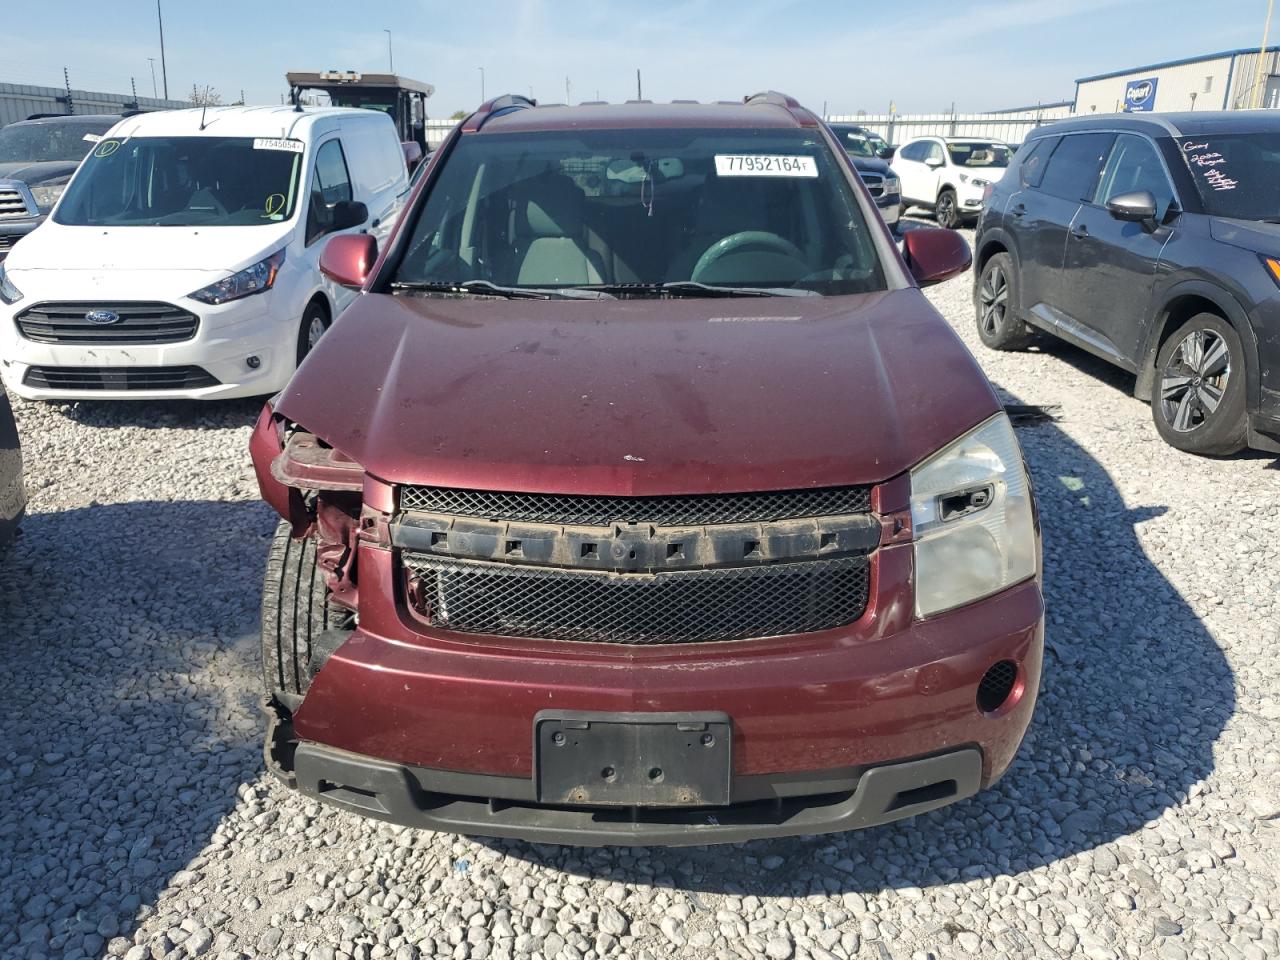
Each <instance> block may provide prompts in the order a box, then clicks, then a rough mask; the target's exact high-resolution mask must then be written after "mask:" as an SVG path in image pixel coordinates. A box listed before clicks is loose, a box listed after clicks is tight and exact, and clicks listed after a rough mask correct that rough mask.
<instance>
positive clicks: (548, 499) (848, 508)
mask: <svg viewBox="0 0 1280 960" xmlns="http://www.w3.org/2000/svg"><path fill="white" fill-rule="evenodd" d="M400 508H401V509H402V510H421V511H423V512H425V513H439V514H449V515H452V516H459V517H474V518H476V519H480V520H509V521H511V522H513V523H557V524H581V525H584V526H607V525H609V524H611V523H650V524H655V525H658V526H673V527H682V526H703V525H708V524H717V523H773V522H777V521H779V520H801V519H805V518H808V517H836V516H844V515H847V514H851V513H867V512H869V511H870V510H871V488H870V487H816V488H813V489H809V490H769V491H764V492H760V493H711V494H688V495H685V496H656V497H615V496H592V495H590V494H586V495H580V494H557V493H501V492H496V491H492V490H458V489H454V488H451V487H421V486H406V487H402V488H401V490H400Z"/></svg>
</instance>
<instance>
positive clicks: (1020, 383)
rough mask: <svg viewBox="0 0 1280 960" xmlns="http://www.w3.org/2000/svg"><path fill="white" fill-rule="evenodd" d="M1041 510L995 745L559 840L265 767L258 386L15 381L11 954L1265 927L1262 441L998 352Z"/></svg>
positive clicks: (1057, 358)
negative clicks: (254, 449)
mask: <svg viewBox="0 0 1280 960" xmlns="http://www.w3.org/2000/svg"><path fill="white" fill-rule="evenodd" d="M970 289H971V279H970V278H969V277H967V276H966V277H962V278H959V279H956V280H953V281H951V282H949V283H947V284H945V285H943V286H940V287H938V288H935V289H934V290H933V291H931V292H930V296H931V298H932V299H933V301H934V303H936V304H937V306H938V307H939V309H941V310H942V311H943V313H944V314H945V315H946V316H947V317H948V318H949V319H950V321H951V322H952V323H953V324H954V326H955V327H956V329H957V330H958V331H959V332H960V333H961V335H962V336H963V337H964V338H965V340H966V342H968V343H969V344H970V346H971V348H972V349H973V350H974V352H975V353H976V354H977V356H978V357H979V359H980V360H981V362H982V363H983V365H984V366H985V367H986V369H987V371H988V373H989V374H990V376H991V378H992V379H993V381H994V382H995V383H996V384H997V385H998V387H999V389H1000V390H1001V391H1002V392H1003V393H1004V394H1005V395H1006V397H1007V399H1008V400H1009V401H1011V402H1021V403H1032V404H1057V405H1060V417H1061V419H1060V422H1058V423H1045V424H1041V425H1039V426H1034V427H1033V426H1028V427H1025V428H1023V429H1021V430H1020V436H1021V438H1022V441H1023V444H1024V448H1025V450H1026V453H1027V456H1028V458H1029V460H1030V462H1031V466H1032V470H1033V472H1034V474H1035V481H1036V486H1037V489H1038V492H1039V496H1040V505H1041V509H1042V513H1043V520H1044V528H1045V550H1046V558H1045V559H1046V581H1047V593H1048V604H1049V639H1048V645H1049V654H1048V656H1047V658H1046V673H1045V682H1044V689H1043V690H1042V692H1041V697H1040V706H1039V710H1038V713H1037V715H1036V720H1035V723H1034V725H1033V727H1032V730H1031V733H1030V735H1029V736H1028V739H1027V742H1026V744H1025V745H1024V747H1023V751H1022V753H1021V755H1020V757H1019V759H1018V761H1017V762H1016V763H1015V764H1014V767H1013V769H1012V770H1011V771H1010V773H1009V774H1008V775H1007V776H1006V777H1005V778H1004V779H1003V780H1002V781H1001V782H1000V783H999V784H998V785H997V786H996V787H995V788H994V789H993V790H991V791H989V792H986V793H984V794H981V795H979V796H978V797H977V798H975V799H972V800H969V801H966V802H963V803H960V804H957V805H955V806H952V807H950V808H947V809H944V810H941V811H937V812H934V813H931V814H928V815H925V816H922V817H919V818H916V819H915V820H912V821H909V822H906V823H902V824H898V825H894V826H891V827H886V828H880V829H877V830H873V831H869V832H862V833H856V834H848V835H841V836H834V837H822V838H815V839H809V840H793V841H772V842H766V843H752V844H745V845H739V846H732V847H712V848H703V849H697V848H695V849H688V850H661V849H621V850H577V849H570V848H558V847H549V846H531V845H527V844H521V843H515V842H483V841H474V840H466V839H460V838H458V837H455V836H451V835H443V834H430V833H425V832H414V831H407V830H400V829H396V828H393V827H389V826H385V825H380V824H375V823H373V822H372V821H367V820H363V819H360V818H357V817H355V816H352V815H348V814H346V813H341V812H336V811H333V810H330V809H327V808H323V807H321V806H319V805H317V804H315V803H311V802H309V801H307V800H305V799H303V798H301V797H299V796H297V795H294V794H292V793H290V792H289V791H287V790H285V789H284V788H282V787H281V786H279V785H277V784H276V783H275V782H274V781H273V780H271V779H270V778H268V777H267V776H266V775H265V774H264V773H263V771H262V763H261V758H260V749H259V744H260V717H259V715H258V713H257V710H256V698H257V689H258V676H257V669H258V667H257V649H256V643H257V641H256V635H255V631H256V619H257V604H258V591H259V583H260V573H261V567H262V563H263V558H264V556H265V554H266V549H267V543H268V540H269V536H270V533H271V530H272V527H273V519H272V516H271V515H270V513H269V511H268V510H267V509H266V508H265V507H263V506H262V505H261V504H259V503H258V502H257V500H256V492H255V488H254V484H253V481H252V477H251V473H250V468H249V461H248V457H247V454H246V449H245V448H246V441H247V439H248V436H249V424H250V422H251V419H252V417H253V414H254V413H255V405H254V404H252V403H234V404H221V405H213V406H198V405H191V404H177V405H166V406H163V407H159V406H152V407H146V406H135V405H104V404H93V405H89V404H81V405H74V406H58V405H40V404H26V403H18V404H17V415H18V421H19V428H20V430H21V432H22V435H23V438H24V441H25V443H26V457H27V464H28V470H29V474H28V483H29V487H30V492H31V515H30V516H29V517H28V519H27V522H26V525H25V534H24V536H23V537H22V538H20V540H19V541H18V543H17V544H16V545H15V547H14V549H13V550H12V551H11V552H10V554H9V555H8V556H7V557H6V558H5V559H4V561H3V563H2V565H0V644H2V645H3V649H2V653H3V657H2V660H0V690H2V691H3V701H4V702H3V707H2V708H0V724H2V726H0V752H3V754H4V763H3V766H2V767H0V877H3V878H5V880H4V882H3V883H2V884H0V954H2V955H3V956H5V957H22V958H38V957H45V956H49V957H81V956H86V957H87V956H101V955H104V954H107V955H111V956H125V957H128V958H130V960H139V958H145V957H157V958H158V957H187V956H201V955H205V956H217V957H264V958H265V957H273V956H281V957H313V958H326V960H327V958H335V957H361V958H368V957H394V958H396V960H401V958H412V957H419V956H421V957H430V956H435V957H455V958H475V960H483V958H486V957H488V958H511V957H540V958H544V960H553V958H557V957H558V958H566V960H589V958H593V957H630V958H634V960H640V958H645V957H648V958H659V957H668V956H687V957H717V958H720V957H724V958H728V957H744V958H746V957H756V956H767V957H771V958H776V960H785V958H790V957H797V958H804V957H812V958H830V957H840V958H847V957H855V956H856V957H869V958H880V960H883V958H926V957H938V958H942V957H965V956H1003V957H1014V958H1032V957H1035V958H1063V957H1075V956H1085V957H1091V958H1115V957H1160V958H1169V960H1173V958H1183V957H1196V958H1205V960H1208V958H1214V960H1217V958H1234V957H1245V958H1249V960H1254V958H1262V957H1277V956H1280V934H1278V930H1280V920H1278V919H1277V914H1280V895H1278V894H1277V885H1278V882H1280V737H1278V736H1277V728H1278V726H1280V660H1278V659H1277V657H1276V656H1275V651H1276V644H1277V641H1278V640H1280V635H1278V627H1277V624H1278V622H1280V601H1278V600H1277V595H1278V594H1280V556H1278V552H1280V497H1277V496H1276V490H1277V481H1278V480H1280V473H1277V463H1276V461H1275V459H1274V458H1272V457H1266V456H1261V455H1244V456H1240V457H1237V458H1234V459H1230V460H1221V461H1214V460H1204V459H1196V458H1194V457H1190V456H1186V455H1183V454H1180V453H1178V452H1176V451H1174V450H1173V449H1171V448H1169V447H1167V446H1165V445H1164V444H1163V443H1162V442H1161V441H1160V440H1159V438H1158V437H1157V435H1156V433H1155V430H1154V428H1153V427H1152V425H1151V422H1150V417H1149V412H1148V409H1147V407H1146V406H1145V405H1143V404H1141V403H1139V402H1138V401H1136V400H1134V399H1133V398H1132V397H1131V396H1129V389H1130V387H1131V378H1129V377H1127V376H1126V375H1124V374H1122V373H1120V372H1118V371H1115V370H1112V369H1110V368H1108V367H1106V366H1105V365H1103V364H1101V363H1100V362H1097V361H1094V360H1093V359H1091V358H1090V357H1088V356H1086V355H1084V354H1082V353H1080V352H1078V351H1076V350H1074V349H1072V348H1069V347H1066V346H1064V345H1060V344H1053V345H1048V346H1046V347H1045V348H1044V350H1043V351H1033V352H1030V353H1023V354H994V353H991V352H989V351H985V350H983V349H982V348H981V346H980V345H979V344H978V342H977V338H976V336H975V335H974V334H973V332H972V329H971V328H972V326H973V322H972V311H971V307H970V305H969V297H970Z"/></svg>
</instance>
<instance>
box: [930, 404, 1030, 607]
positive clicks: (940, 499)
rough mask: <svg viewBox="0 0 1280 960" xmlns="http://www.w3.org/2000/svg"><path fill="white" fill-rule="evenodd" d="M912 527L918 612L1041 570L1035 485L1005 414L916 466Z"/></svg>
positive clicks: (989, 590)
mask: <svg viewBox="0 0 1280 960" xmlns="http://www.w3.org/2000/svg"><path fill="white" fill-rule="evenodd" d="M911 526H912V535H913V536H914V538H915V559H916V616H918V617H928V616H932V615H933V614H935V613H941V612H943V611H944V610H950V609H952V608H953V607H959V606H962V605H964V604H966V603H971V602H973V601H974V600H980V599H981V598H983V597H986V596H990V595H991V594H993V593H996V592H998V591H1000V590H1003V589H1005V588H1006V587H1011V586H1013V585H1014V584H1015V583H1018V582H1019V581H1022V580H1025V579H1027V578H1028V577H1031V576H1034V575H1035V573H1036V567H1037V564H1038V562H1039V561H1038V557H1037V549H1036V531H1035V514H1034V511H1033V508H1032V504H1031V484H1030V482H1029V481H1028V479H1027V470H1026V466H1025V465H1024V464H1023V462H1022V451H1021V450H1020V449H1019V447H1018V441H1017V438H1015V437H1014V435H1013V425H1012V424H1011V423H1010V422H1009V418H1008V417H1007V416H1006V415H1005V414H1004V413H1003V412H1001V413H998V414H996V415H995V416H994V417H992V418H991V419H990V420H987V421H986V422H985V423H983V424H981V425H980V426H978V427H976V428H975V429H973V430H971V431H970V432H969V433H967V434H965V435H964V436H963V437H961V438H960V439H959V440H955V441H953V442H952V443H951V444H949V445H948V446H946V447H944V448H943V449H942V450H940V451H938V452H937V453H935V454H934V455H933V456H932V457H930V458H929V459H928V460H926V461H924V462H923V463H922V464H920V465H919V466H918V467H916V468H915V469H914V470H912V471H911Z"/></svg>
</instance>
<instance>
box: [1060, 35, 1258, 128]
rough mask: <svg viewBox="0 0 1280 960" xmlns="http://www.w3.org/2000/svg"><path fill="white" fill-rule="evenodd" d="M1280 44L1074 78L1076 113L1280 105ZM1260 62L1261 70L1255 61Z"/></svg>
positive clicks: (1234, 108)
mask: <svg viewBox="0 0 1280 960" xmlns="http://www.w3.org/2000/svg"><path fill="white" fill-rule="evenodd" d="M1278 53H1280V47H1267V48H1266V52H1265V53H1263V54H1262V56H1261V58H1259V50H1258V48H1257V47H1254V48H1253V49H1252V50H1226V51H1223V52H1222V53H1211V54H1206V55H1204V56H1199V57H1188V58H1186V59H1184V60H1168V61H1165V62H1164V63H1153V64H1149V65H1147V66H1145V67H1132V68H1130V69H1128V70H1117V71H1115V72H1113V73H1102V74H1098V75H1097V76H1095V77H1083V78H1082V79H1080V80H1077V81H1076V97H1075V113H1076V114H1077V115H1085V116H1087V115H1088V114H1090V113H1121V112H1129V113H1141V112H1150V111H1156V110H1159V111H1164V112H1168V111H1175V110H1247V109H1250V108H1253V107H1280V56H1278V55H1277V54H1278ZM1260 62H1261V69H1259V63H1260Z"/></svg>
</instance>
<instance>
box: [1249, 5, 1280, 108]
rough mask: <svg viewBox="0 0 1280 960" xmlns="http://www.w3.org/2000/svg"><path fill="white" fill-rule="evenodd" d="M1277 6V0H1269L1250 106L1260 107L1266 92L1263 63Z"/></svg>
mask: <svg viewBox="0 0 1280 960" xmlns="http://www.w3.org/2000/svg"><path fill="white" fill-rule="evenodd" d="M1274 7H1275V0H1267V19H1266V22H1265V23H1264V24H1263V26H1262V46H1261V47H1260V48H1259V49H1258V70H1257V73H1256V74H1255V75H1254V78H1253V96H1252V97H1250V98H1249V106H1251V107H1254V108H1255V109H1256V108H1257V107H1260V106H1261V105H1262V95H1263V94H1264V93H1265V92H1266V82H1265V80H1264V79H1263V64H1265V63H1266V57H1267V36H1268V35H1269V34H1270V33H1271V12H1272V10H1273V9H1274Z"/></svg>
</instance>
